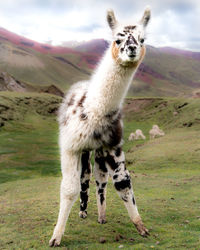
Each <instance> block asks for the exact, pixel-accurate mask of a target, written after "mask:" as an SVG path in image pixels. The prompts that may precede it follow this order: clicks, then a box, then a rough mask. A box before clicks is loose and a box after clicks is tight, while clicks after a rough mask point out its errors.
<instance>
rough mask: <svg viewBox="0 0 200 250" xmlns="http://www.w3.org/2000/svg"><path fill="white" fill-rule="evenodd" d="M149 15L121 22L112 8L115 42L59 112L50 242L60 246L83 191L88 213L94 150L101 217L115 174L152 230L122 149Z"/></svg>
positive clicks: (135, 217)
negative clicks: (56, 204)
mask: <svg viewBox="0 0 200 250" xmlns="http://www.w3.org/2000/svg"><path fill="white" fill-rule="evenodd" d="M149 19H150V11H149V9H147V10H146V11H145V12H144V15H143V17H142V19H141V21H140V22H138V23H136V24H135V25H128V26H127V25H126V26H124V25H121V24H119V23H118V21H117V20H116V18H115V15H114V12H113V11H108V13H107V21H108V24H109V26H110V28H111V29H112V32H113V42H112V43H111V46H110V48H109V49H108V50H107V52H106V54H105V56H104V57H103V59H102V61H101V63H100V65H99V67H98V68H97V70H96V72H95V73H94V74H93V76H92V78H91V80H90V81H89V82H79V83H77V84H75V85H74V86H73V87H72V88H71V89H70V91H69V92H68V94H67V95H66V97H65V99H64V102H63V104H62V105H61V108H60V111H59V125H60V136H59V144H60V153H61V169H62V176H63V178H62V182H61V192H60V211H59V216H58V221H57V224H56V227H55V229H54V233H53V236H52V238H51V240H50V242H49V244H50V246H58V245H60V242H61V237H62V235H63V233H64V230H65V224H66V221H67V219H68V216H69V213H70V210H71V208H72V206H73V204H74V202H75V200H76V199H77V197H78V194H79V193H80V201H81V203H80V213H79V215H80V217H81V218H86V217H87V202H88V194H89V180H90V174H91V165H90V152H91V151H92V150H95V166H94V176H95V178H96V188H97V189H96V190H97V204H98V221H99V223H105V222H106V217H105V216H106V215H105V210H106V185H107V181H108V175H109V174H110V176H111V178H112V180H113V184H114V187H115V189H116V191H117V192H118V194H119V196H120V198H121V199H122V200H123V201H124V204H125V206H126V208H127V210H128V213H129V216H130V218H131V220H132V222H133V223H134V224H135V226H136V228H137V230H138V232H139V233H140V234H141V235H142V236H146V235H147V234H148V230H147V229H146V228H145V227H144V225H143V223H142V220H141V217H140V215H139V213H138V210H137V206H136V201H135V198H134V194H133V190H132V183H131V178H130V174H129V172H128V170H127V169H126V166H125V156H124V153H123V152H122V150H121V146H122V142H123V140H122V137H123V135H122V133H123V123H122V119H121V108H122V104H123V100H124V97H125V96H126V93H127V91H128V88H129V85H130V83H131V80H132V77H133V75H134V73H135V72H136V70H137V68H138V66H139V65H140V63H141V61H142V59H143V57H144V55H145V47H144V44H143V43H144V35H145V27H146V25H147V23H148V21H149Z"/></svg>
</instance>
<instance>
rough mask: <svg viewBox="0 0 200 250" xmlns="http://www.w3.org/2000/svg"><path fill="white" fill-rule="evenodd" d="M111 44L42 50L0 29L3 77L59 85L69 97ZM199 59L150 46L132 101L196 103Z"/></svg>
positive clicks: (199, 83) (45, 47)
mask: <svg viewBox="0 0 200 250" xmlns="http://www.w3.org/2000/svg"><path fill="white" fill-rule="evenodd" d="M107 47H108V42H107V41H105V40H103V39H96V40H92V41H87V42H83V43H80V44H79V45H78V46H76V47H74V48H67V47H59V46H51V45H47V44H40V43H38V42H35V41H32V40H29V39H27V38H24V37H21V36H18V35H16V34H14V33H12V32H9V31H7V30H5V29H3V28H0V71H5V72H8V73H9V74H11V75H13V77H15V78H16V79H17V80H19V81H22V82H26V83H28V84H30V85H39V86H44V85H52V84H53V85H56V86H57V87H58V88H60V89H61V90H62V91H65V90H67V89H68V88H69V86H71V84H72V83H74V82H77V81H80V80H86V79H88V78H89V77H90V74H91V73H92V72H93V70H94V68H95V67H96V66H97V64H98V62H99V60H100V58H101V57H102V55H103V53H104V50H105V49H106V48H107ZM199 68H200V53H198V52H190V51H184V50H177V49H172V48H154V47H152V46H148V45H147V53H146V56H145V59H144V61H143V63H142V64H141V65H140V67H139V69H138V72H137V74H136V76H135V77H134V80H133V82H132V86H131V88H130V91H129V94H130V95H131V96H140V97H141V96H150V97H153V96H171V97H191V96H193V95H194V92H196V91H199V88H200V80H199V79H200V71H199Z"/></svg>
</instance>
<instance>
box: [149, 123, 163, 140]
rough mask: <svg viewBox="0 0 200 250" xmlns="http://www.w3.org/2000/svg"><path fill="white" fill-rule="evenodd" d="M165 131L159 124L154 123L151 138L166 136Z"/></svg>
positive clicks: (150, 131) (150, 132)
mask: <svg viewBox="0 0 200 250" xmlns="http://www.w3.org/2000/svg"><path fill="white" fill-rule="evenodd" d="M164 135H165V133H164V131H163V130H161V129H160V128H159V127H158V125H153V126H152V129H151V130H149V136H150V139H154V138H155V137H156V136H164Z"/></svg>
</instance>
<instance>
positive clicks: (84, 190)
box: [79, 151, 91, 219]
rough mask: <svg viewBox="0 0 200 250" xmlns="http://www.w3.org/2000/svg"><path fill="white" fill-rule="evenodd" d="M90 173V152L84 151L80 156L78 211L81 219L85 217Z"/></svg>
mask: <svg viewBox="0 0 200 250" xmlns="http://www.w3.org/2000/svg"><path fill="white" fill-rule="evenodd" d="M90 175H91V164H90V152H89V151H85V152H83V153H82V156H81V192H80V212H79V216H80V217H81V218H83V219H85V218H86V217H87V204H88V195H89V182H90Z"/></svg>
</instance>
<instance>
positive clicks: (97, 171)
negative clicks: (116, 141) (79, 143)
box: [94, 149, 108, 224]
mask: <svg viewBox="0 0 200 250" xmlns="http://www.w3.org/2000/svg"><path fill="white" fill-rule="evenodd" d="M94 176H95V179H96V197H97V207H98V222H99V223H100V224H104V223H106V185H107V182H108V169H107V167H106V164H105V158H104V155H103V150H101V149H100V150H96V152H95V163H94Z"/></svg>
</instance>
